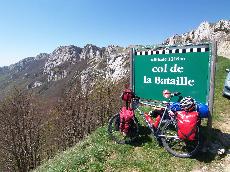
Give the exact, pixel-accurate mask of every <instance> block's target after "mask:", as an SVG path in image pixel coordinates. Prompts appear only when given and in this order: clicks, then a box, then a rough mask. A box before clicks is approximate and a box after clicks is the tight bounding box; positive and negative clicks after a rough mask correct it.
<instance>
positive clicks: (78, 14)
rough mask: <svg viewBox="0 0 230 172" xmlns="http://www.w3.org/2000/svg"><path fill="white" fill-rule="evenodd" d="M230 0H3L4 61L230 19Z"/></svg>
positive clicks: (159, 36) (141, 40)
mask: <svg viewBox="0 0 230 172" xmlns="http://www.w3.org/2000/svg"><path fill="white" fill-rule="evenodd" d="M229 8H230V0H218V1H216V0H192V1H186V0H164V1H160V0H0V66H4V65H10V64H12V63H15V62H17V61H19V60H21V59H23V58H26V57H31V56H36V55H37V54H39V53H42V52H46V53H51V52H52V51H53V50H54V49H55V48H57V47H58V46H60V45H76V46H80V47H83V46H84V45H86V44H88V43H91V44H95V45H97V46H99V47H102V46H107V45H111V44H115V45H120V46H128V45H133V44H143V45H152V44H156V43H161V42H163V41H164V40H165V39H166V38H167V37H169V36H172V35H174V34H181V33H184V32H187V31H190V30H192V29H195V28H197V27H198V25H199V24H200V23H201V22H202V21H209V22H217V21H218V20H220V19H228V20H229V19H230V10H229Z"/></svg>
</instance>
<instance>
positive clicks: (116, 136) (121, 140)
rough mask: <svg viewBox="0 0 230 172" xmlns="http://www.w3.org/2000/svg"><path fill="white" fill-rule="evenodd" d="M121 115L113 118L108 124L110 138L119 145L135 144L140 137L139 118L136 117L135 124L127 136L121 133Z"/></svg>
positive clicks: (133, 123)
mask: <svg viewBox="0 0 230 172" xmlns="http://www.w3.org/2000/svg"><path fill="white" fill-rule="evenodd" d="M119 126H120V114H119V113H117V114H115V115H114V116H112V117H111V118H110V120H109V124H108V134H109V137H110V138H111V139H112V140H113V141H115V142H116V143H118V144H129V143H131V142H133V141H134V140H135V139H136V138H137V137H138V132H139V125H138V121H137V118H136V117H134V119H133V122H132V124H131V127H130V131H129V133H128V134H127V135H125V136H124V135H123V133H122V132H121V131H120V128H119Z"/></svg>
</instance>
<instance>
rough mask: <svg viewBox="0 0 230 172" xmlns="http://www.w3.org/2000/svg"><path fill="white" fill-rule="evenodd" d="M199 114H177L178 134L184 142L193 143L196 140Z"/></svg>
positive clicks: (180, 112)
mask: <svg viewBox="0 0 230 172" xmlns="http://www.w3.org/2000/svg"><path fill="white" fill-rule="evenodd" d="M198 122H199V121H198V112H196V111H192V112H186V111H178V112H177V127H178V130H177V134H178V137H179V138H180V139H182V140H189V141H193V140H195V139H196V133H197V125H198Z"/></svg>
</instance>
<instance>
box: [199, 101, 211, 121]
mask: <svg viewBox="0 0 230 172" xmlns="http://www.w3.org/2000/svg"><path fill="white" fill-rule="evenodd" d="M197 111H198V112H199V116H200V118H208V116H209V110H208V106H207V105H206V104H203V103H197Z"/></svg>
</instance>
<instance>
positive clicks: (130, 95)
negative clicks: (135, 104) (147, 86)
mask: <svg viewBox="0 0 230 172" xmlns="http://www.w3.org/2000/svg"><path fill="white" fill-rule="evenodd" d="M121 98H122V100H123V101H126V102H131V99H132V98H134V93H133V92H132V90H131V89H125V90H124V91H123V94H122V96H121Z"/></svg>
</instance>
